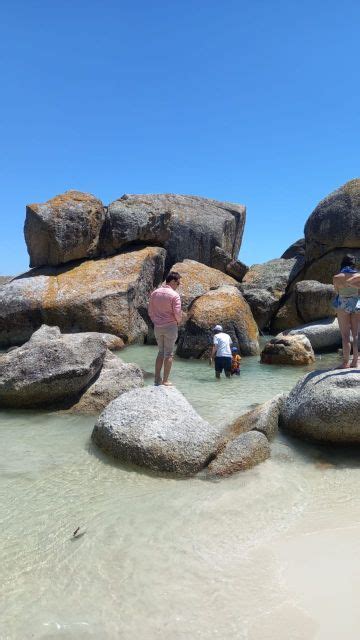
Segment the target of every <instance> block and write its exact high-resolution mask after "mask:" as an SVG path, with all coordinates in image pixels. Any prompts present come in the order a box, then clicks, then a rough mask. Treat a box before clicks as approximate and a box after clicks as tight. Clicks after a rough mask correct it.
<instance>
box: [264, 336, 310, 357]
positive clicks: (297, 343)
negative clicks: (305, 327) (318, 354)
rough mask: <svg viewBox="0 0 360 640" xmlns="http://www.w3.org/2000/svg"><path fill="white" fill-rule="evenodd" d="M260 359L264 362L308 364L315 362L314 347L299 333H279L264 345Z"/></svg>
mask: <svg viewBox="0 0 360 640" xmlns="http://www.w3.org/2000/svg"><path fill="white" fill-rule="evenodd" d="M260 360H261V362H262V363H263V364H292V365H306V364H312V363H313V362H315V355H314V351H313V348H312V346H311V344H310V341H309V340H308V338H307V337H306V336H305V335H303V334H301V333H299V334H297V335H290V334H289V333H288V334H286V335H282V334H279V335H278V336H277V337H276V338H272V339H271V340H270V341H269V342H267V343H266V345H265V346H264V348H263V350H262V352H261V355H260Z"/></svg>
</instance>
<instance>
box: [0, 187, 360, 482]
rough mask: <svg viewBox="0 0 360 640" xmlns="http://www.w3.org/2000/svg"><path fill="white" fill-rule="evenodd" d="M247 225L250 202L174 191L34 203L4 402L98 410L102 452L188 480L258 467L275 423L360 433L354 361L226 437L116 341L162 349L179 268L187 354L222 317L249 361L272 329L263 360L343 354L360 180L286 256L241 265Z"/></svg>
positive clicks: (325, 204) (5, 325) (292, 361)
mask: <svg viewBox="0 0 360 640" xmlns="http://www.w3.org/2000/svg"><path fill="white" fill-rule="evenodd" d="M245 219H246V208H245V207H244V206H243V205H238V204H233V203H228V202H218V201H215V200H210V199H207V198H200V197H195V196H182V195H174V194H157V195H124V196H122V197H121V198H119V199H118V200H116V201H115V202H113V203H111V204H110V205H108V206H105V205H104V204H103V203H102V202H101V201H100V200H99V199H98V198H96V197H95V196H93V195H91V194H86V193H80V192H77V191H69V192H66V193H64V194H62V195H60V196H56V197H55V198H53V199H51V200H49V201H48V202H46V203H42V204H32V205H29V206H28V207H27V211H26V221H25V239H26V243H27V247H28V252H29V256H30V266H31V267H33V268H32V269H31V270H30V271H28V272H26V273H24V274H22V275H20V276H17V277H15V278H8V277H6V276H4V277H2V279H1V280H0V348H2V349H8V352H7V353H5V354H3V355H1V356H0V407H17V408H20V407H21V408H39V407H47V408H51V409H54V410H59V409H60V410H66V411H72V412H79V413H89V414H93V415H97V416H99V417H98V420H97V423H96V426H95V428H94V432H93V440H94V441H95V442H96V444H97V445H98V446H100V447H101V448H102V449H103V450H104V451H106V452H107V453H109V454H110V455H112V456H114V457H116V458H118V459H120V460H122V461H124V462H129V461H130V462H133V463H135V464H140V465H141V466H145V467H148V468H149V469H152V470H156V471H167V472H168V471H170V472H173V473H178V474H181V475H189V474H190V475H193V474H194V473H199V472H200V473H201V474H203V475H204V474H205V475H206V477H222V476H226V475H230V474H232V473H234V472H237V471H240V470H244V469H247V468H249V467H251V466H253V465H254V464H258V463H259V462H261V461H262V460H265V459H266V458H267V457H269V455H270V445H269V441H270V440H271V438H272V437H273V436H274V434H275V433H276V430H277V428H278V424H279V425H280V426H281V427H282V428H284V429H285V430H286V431H289V432H291V433H293V434H295V435H298V436H299V437H305V438H311V439H316V440H319V441H324V440H329V441H331V442H340V441H341V442H357V440H358V436H357V418H356V416H357V415H358V410H359V408H360V371H358V370H357V369H353V370H350V371H346V372H340V371H335V372H327V373H326V372H321V373H319V372H316V371H314V372H312V373H310V374H308V375H307V376H305V378H303V379H302V380H300V381H299V382H298V384H297V385H296V386H295V388H294V389H293V391H292V392H291V393H290V394H289V396H288V397H287V398H284V397H281V398H275V399H274V400H273V401H271V402H270V404H269V405H268V403H266V405H268V406H265V405H263V406H262V407H261V408H257V409H256V410H255V411H253V412H249V414H246V415H245V416H240V418H239V419H238V420H237V421H236V424H233V425H230V426H228V427H227V429H225V430H220V431H219V430H216V429H215V428H214V427H213V426H211V425H209V423H207V422H206V421H204V420H202V418H200V416H198V414H197V413H196V412H195V411H194V409H192V407H191V406H190V405H189V404H188V403H187V401H186V400H185V398H184V397H183V396H182V394H180V392H179V391H177V390H176V389H169V390H166V389H164V388H160V389H158V388H150V387H146V388H143V384H144V382H143V373H142V371H141V370H140V369H139V367H137V366H136V365H132V364H126V363H124V362H122V361H121V360H120V359H119V358H118V357H117V356H114V355H113V354H112V353H111V351H110V350H109V349H121V348H124V347H126V345H129V344H132V343H139V344H153V343H154V335H153V329H152V325H151V322H150V319H149V317H148V314H147V303H148V299H149V295H150V293H151V291H152V290H153V289H154V287H156V286H157V285H158V284H160V283H161V282H162V281H163V279H164V276H165V275H166V273H167V272H168V271H169V270H170V269H173V270H176V271H178V272H179V273H180V274H181V277H182V291H181V294H182V308H183V319H182V322H181V326H180V327H179V340H178V344H177V355H178V356H179V357H182V358H204V357H206V356H207V354H208V352H209V345H210V344H211V329H212V327H213V326H214V325H215V324H216V323H217V322H219V321H221V324H222V325H223V327H224V330H225V331H226V332H227V333H229V334H230V335H231V337H232V340H233V342H234V343H235V344H236V345H237V346H238V348H239V349H240V352H241V354H242V356H244V357H246V356H248V355H256V354H259V353H260V347H259V332H260V331H262V332H263V331H269V332H271V333H275V334H277V335H276V336H275V337H272V338H271V339H270V340H269V342H268V343H267V344H266V345H265V347H264V348H263V350H262V352H261V355H260V360H261V363H263V364H262V366H270V365H273V364H277V365H283V366H285V365H289V366H290V365H295V366H296V365H304V364H305V365H312V364H313V363H314V361H315V353H319V352H320V353H321V352H324V351H335V350H336V349H337V348H338V347H339V346H340V344H341V336H340V332H339V328H338V324H337V320H336V318H335V317H334V316H335V311H334V309H333V307H332V304H331V303H332V299H333V297H334V288H333V285H332V284H331V281H332V276H333V274H334V273H335V272H336V270H337V269H338V266H339V262H340V260H341V258H342V256H343V255H345V254H346V253H348V252H351V253H353V254H354V255H355V256H358V257H360V179H356V180H352V181H350V182H348V183H346V184H345V185H343V186H342V187H341V188H340V189H337V190H336V191H335V192H333V193H332V194H330V195H329V196H327V197H326V198H325V199H324V200H322V201H321V202H320V203H319V205H318V206H317V207H316V208H315V210H314V212H313V213H312V214H311V215H310V217H309V219H308V220H307V222H306V224H305V237H304V239H301V240H298V241H296V242H295V243H293V245H291V247H289V248H288V249H287V250H286V251H285V252H284V254H283V256H282V257H281V258H276V259H274V260H270V261H268V262H266V263H264V264H261V265H252V266H251V267H250V268H249V267H247V266H246V265H244V264H243V263H242V262H241V261H240V260H238V254H239V251H240V247H241V240H242V236H243V232H244V226H245ZM259 366H260V365H259ZM324 398H326V401H325V400H324ZM174 406H175V407H176V410H175V412H174V410H173V411H171V407H174ZM99 414H100V415H99ZM140 416H142V419H140ZM259 425H261V428H260V427H259Z"/></svg>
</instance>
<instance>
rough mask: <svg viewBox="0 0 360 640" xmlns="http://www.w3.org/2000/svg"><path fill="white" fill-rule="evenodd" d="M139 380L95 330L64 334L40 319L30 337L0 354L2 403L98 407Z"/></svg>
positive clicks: (133, 367) (139, 375) (83, 408)
mask: <svg viewBox="0 0 360 640" xmlns="http://www.w3.org/2000/svg"><path fill="white" fill-rule="evenodd" d="M142 384H143V376H142V373H141V371H140V369H139V367H137V366H136V365H133V364H125V363H123V362H121V361H120V360H119V359H118V358H117V357H116V356H114V355H113V354H112V353H111V352H110V351H109V350H108V349H107V347H106V344H105V342H104V340H103V338H102V337H101V336H99V335H97V334H94V335H91V334H68V335H63V334H61V332H60V329H59V328H58V327H48V326H46V325H43V326H42V327H41V328H40V329H39V330H38V331H35V332H34V334H33V335H32V337H31V338H30V340H29V341H28V342H26V343H25V344H24V345H22V346H21V347H18V348H13V349H11V351H9V352H8V353H5V354H2V355H0V406H2V407H14V408H39V407H49V406H50V407H54V408H61V409H70V410H71V409H72V407H76V409H75V410H76V411H79V412H83V413H97V412H99V411H100V410H102V409H103V408H104V407H105V406H106V404H108V403H109V402H110V401H111V400H112V399H113V398H115V397H117V396H118V395H120V394H121V393H123V392H124V391H127V390H129V389H131V388H132V387H136V386H141V385H142Z"/></svg>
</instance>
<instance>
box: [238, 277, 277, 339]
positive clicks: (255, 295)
mask: <svg viewBox="0 0 360 640" xmlns="http://www.w3.org/2000/svg"><path fill="white" fill-rule="evenodd" d="M240 291H241V293H242V294H243V296H244V298H245V300H246V302H247V303H248V305H249V307H250V309H251V312H252V314H253V317H254V320H255V322H256V324H257V326H258V327H259V329H266V328H267V327H268V326H269V325H270V323H271V320H272V318H273V316H274V314H275V313H276V311H277V310H278V308H279V297H278V295H277V294H274V293H272V292H271V291H268V290H267V289H254V288H253V287H251V286H249V285H240Z"/></svg>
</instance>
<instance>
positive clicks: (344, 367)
mask: <svg viewBox="0 0 360 640" xmlns="http://www.w3.org/2000/svg"><path fill="white" fill-rule="evenodd" d="M339 369H350V365H349V363H348V362H343V363H342V365H341V367H339Z"/></svg>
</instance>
